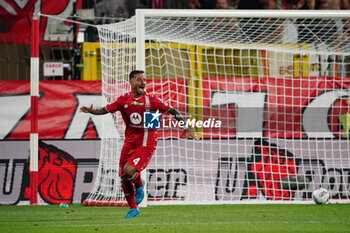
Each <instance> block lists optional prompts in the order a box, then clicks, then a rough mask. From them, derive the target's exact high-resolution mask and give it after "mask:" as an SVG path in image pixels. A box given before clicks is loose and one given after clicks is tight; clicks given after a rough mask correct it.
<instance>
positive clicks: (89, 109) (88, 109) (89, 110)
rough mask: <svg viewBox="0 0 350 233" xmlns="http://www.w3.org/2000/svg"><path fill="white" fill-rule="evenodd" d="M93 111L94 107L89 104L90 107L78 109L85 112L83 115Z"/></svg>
mask: <svg viewBox="0 0 350 233" xmlns="http://www.w3.org/2000/svg"><path fill="white" fill-rule="evenodd" d="M93 109H94V106H93V105H92V104H91V106H90V107H86V106H82V107H81V108H80V112H85V113H92V112H93Z"/></svg>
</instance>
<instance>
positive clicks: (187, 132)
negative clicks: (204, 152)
mask: <svg viewBox="0 0 350 233" xmlns="http://www.w3.org/2000/svg"><path fill="white" fill-rule="evenodd" d="M168 112H169V113H170V114H171V115H173V116H174V117H175V119H176V120H177V121H182V122H185V119H184V118H183V116H182V115H181V113H180V112H179V110H177V109H176V108H174V107H171V108H170V109H169V111H168ZM184 132H185V137H186V138H189V137H191V138H194V139H195V140H197V141H198V140H199V137H198V135H197V133H196V132H195V131H193V130H192V129H189V128H185V129H184Z"/></svg>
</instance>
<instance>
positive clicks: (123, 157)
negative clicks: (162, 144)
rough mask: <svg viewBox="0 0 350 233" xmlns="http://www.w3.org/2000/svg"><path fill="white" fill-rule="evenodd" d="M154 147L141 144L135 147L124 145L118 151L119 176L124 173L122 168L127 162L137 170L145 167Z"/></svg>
mask: <svg viewBox="0 0 350 233" xmlns="http://www.w3.org/2000/svg"><path fill="white" fill-rule="evenodd" d="M155 149H156V147H155V146H152V147H148V146H142V147H139V148H137V149H132V148H129V147H128V146H125V145H124V146H123V149H122V151H121V153H120V161H119V176H120V177H121V176H124V175H125V174H124V169H123V168H124V166H125V164H127V163H128V164H130V165H131V166H133V167H134V168H136V170H138V171H139V172H140V171H142V170H143V169H145V168H146V167H147V165H148V164H149V162H150V161H151V158H152V156H153V154H154V151H155Z"/></svg>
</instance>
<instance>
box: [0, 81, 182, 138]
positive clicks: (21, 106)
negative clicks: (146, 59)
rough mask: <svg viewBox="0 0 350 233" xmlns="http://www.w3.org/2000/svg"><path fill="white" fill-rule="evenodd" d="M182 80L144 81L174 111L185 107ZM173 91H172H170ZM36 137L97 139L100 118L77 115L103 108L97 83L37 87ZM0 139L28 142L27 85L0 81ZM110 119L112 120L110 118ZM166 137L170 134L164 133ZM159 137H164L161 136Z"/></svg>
mask: <svg viewBox="0 0 350 233" xmlns="http://www.w3.org/2000/svg"><path fill="white" fill-rule="evenodd" d="M184 83H185V80H184V79H177V80H170V82H167V83H162V81H160V80H156V81H153V82H151V81H149V82H147V90H148V91H149V92H152V93H164V94H162V95H160V98H162V99H163V100H164V101H166V102H168V100H169V99H170V98H171V99H172V101H171V102H170V104H171V105H172V106H174V107H176V108H184V106H185V101H186V96H185V92H186V90H185V85H184ZM171 90H174V91H171ZM39 92H40V96H39V116H38V117H39V122H38V130H39V138H40V139H91V138H99V134H100V133H101V131H102V117H101V116H93V115H90V114H85V113H81V112H79V108H80V107H81V106H83V105H88V106H90V105H91V104H93V105H94V106H101V107H102V98H101V82H100V81H41V82H40V84H39ZM0 108H1V109H3V110H2V112H1V113H0V119H1V121H0V139H28V138H29V130H30V83H29V82H27V81H0ZM111 119H113V118H111ZM165 135H169V134H164V136H165ZM160 136H163V135H162V133H161V134H160Z"/></svg>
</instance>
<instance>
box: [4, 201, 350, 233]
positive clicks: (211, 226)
mask: <svg viewBox="0 0 350 233" xmlns="http://www.w3.org/2000/svg"><path fill="white" fill-rule="evenodd" d="M127 211H128V208H126V207H123V208H121V207H82V206H80V205H70V206H69V207H68V208H60V207H59V206H58V205H48V206H0V213H1V214H0V232H2V233H6V232H16V233H17V232H26V233H28V232H35V233H41V232H45V233H46V232H47V233H51V232H52V233H54V232H64V233H68V232H74V233H79V232H106V233H108V232H114V233H116V232H128V233H139V232H141V233H146V232H162V233H168V232H178V233H183V232H201V233H202V232H210V233H216V232H220V233H221V232H350V204H328V205H315V204H314V205H312V204H310V205H309V204H307V205H305V204H302V205H297V204H281V205H279V204H270V205H267V204H259V205H191V206H189V205H188V206H184V205H181V206H149V207H147V208H141V214H140V215H139V216H138V217H136V218H134V219H124V216H125V214H126V212H127Z"/></svg>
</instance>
